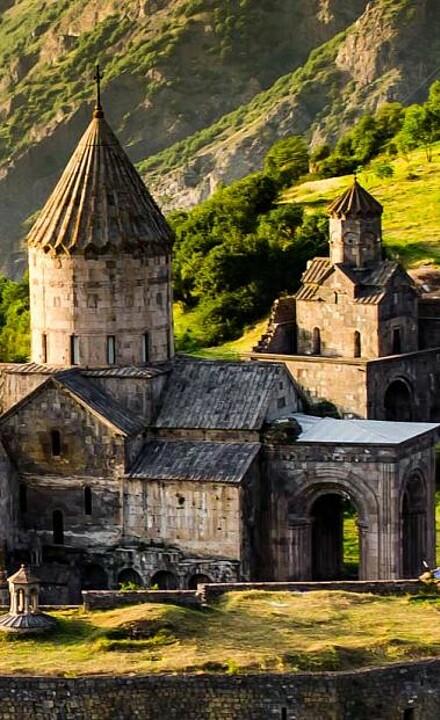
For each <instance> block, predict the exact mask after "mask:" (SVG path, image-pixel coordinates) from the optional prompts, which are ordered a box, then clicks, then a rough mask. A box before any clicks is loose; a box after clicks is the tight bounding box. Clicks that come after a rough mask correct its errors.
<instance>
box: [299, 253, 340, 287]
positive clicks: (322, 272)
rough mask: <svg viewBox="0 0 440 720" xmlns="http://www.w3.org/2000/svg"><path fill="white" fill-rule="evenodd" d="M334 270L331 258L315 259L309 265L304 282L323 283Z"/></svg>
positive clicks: (303, 276) (304, 274)
mask: <svg viewBox="0 0 440 720" xmlns="http://www.w3.org/2000/svg"><path fill="white" fill-rule="evenodd" d="M332 270H333V265H332V261H331V260H330V258H321V257H315V258H313V260H310V261H309V262H308V263H307V267H306V269H305V271H304V273H303V275H302V278H301V280H302V282H303V283H304V284H306V283H318V284H319V283H321V282H322V281H323V280H324V279H325V278H326V277H327V276H328V275H329V274H330V273H331V272H332Z"/></svg>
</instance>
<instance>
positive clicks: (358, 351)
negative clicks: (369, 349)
mask: <svg viewBox="0 0 440 720" xmlns="http://www.w3.org/2000/svg"><path fill="white" fill-rule="evenodd" d="M354 357H362V343H361V334H360V332H359V331H358V330H356V331H355V333H354Z"/></svg>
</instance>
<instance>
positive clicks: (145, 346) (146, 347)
mask: <svg viewBox="0 0 440 720" xmlns="http://www.w3.org/2000/svg"><path fill="white" fill-rule="evenodd" d="M149 360H150V333H147V332H146V333H144V335H143V338H142V362H149Z"/></svg>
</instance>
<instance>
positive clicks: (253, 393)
mask: <svg viewBox="0 0 440 720" xmlns="http://www.w3.org/2000/svg"><path fill="white" fill-rule="evenodd" d="M356 193H357V194H356V197H358V199H359V198H360V199H361V200H362V202H363V201H365V196H364V195H362V193H361V192H360V190H358V189H357V190H356ZM367 201H368V202H367V205H368V204H369V207H370V206H371V204H372V207H373V210H374V211H375V212H376V215H374V214H373V216H372V217H370V216H368V218H366V219H365V218H364V219H362V218H361V219H360V220H359V221H358V220H356V222H353V223H352V222H351V221H350V223H346V222H345V221H341V222H340V221H339V220H338V222H339V225H337V223H336V224H335V227H334V228H333V231H334V233H333V235H332V238H333V240H332V242H333V243H334V248H333V251H334V253H336V254H337V255H338V257H339V255H340V254H341V253H343V255H344V258H348V260H349V261H350V262H351V261H353V263H354V264H355V266H356V267H355V268H354V269H353V268H352V269H351V270H350V271H348V270H347V269H345V270H344V269H343V268H342V266H341V267H339V266H337V267H336V266H335V267H336V269H334V268H333V266H331V265H330V264H329V261H328V260H319V261H317V262H315V264H314V265H313V266H311V267H310V268H309V270H308V271H307V272H308V273H309V275H308V279H307V282H306V286H307V288H306V289H307V292H305V296H304V297H302V298H300V297H297V300H296V305H295V312H296V322H297V324H298V328H299V330H298V332H297V333H296V338H295V343H296V345H298V347H299V348H302V349H303V350H304V352H306V353H307V352H309V351H310V350H311V346H310V342H313V343H316V342H317V341H318V340H319V343H320V350H322V354H321V355H320V357H319V358H317V357H314V356H311V355H303V356H302V357H301V362H302V365H300V364H298V366H297V367H296V368H293V373H292V374H290V373H289V372H288V370H289V369H292V368H291V367H290V366H288V368H286V366H285V365H283V364H282V363H270V362H241V363H240V362H221V361H205V360H203V361H202V360H195V359H193V358H179V357H174V356H173V343H172V324H171V301H172V293H171V278H170V261H171V244H172V235H171V231H170V229H169V227H168V225H167V224H166V222H165V220H164V218H163V216H162V215H161V213H160V210H159V208H158V207H157V206H156V204H155V203H154V200H153V199H152V198H151V196H150V195H149V193H148V191H147V190H146V188H145V187H144V186H143V184H142V182H141V180H140V179H139V177H138V175H137V173H136V171H135V170H134V168H133V167H132V166H131V164H130V163H129V161H128V159H127V157H126V156H125V154H124V153H123V150H122V148H121V147H120V146H119V144H118V142H117V140H116V138H115V137H114V135H113V133H112V131H111V130H110V128H109V127H108V125H107V124H106V123H105V120H104V118H103V113H102V110H100V109H98V111H97V114H95V116H94V118H93V120H92V123H91V125H90V127H89V128H88V130H87V131H86V133H85V134H84V136H83V138H82V140H81V142H80V144H79V146H78V149H77V150H76V151H75V153H74V155H73V157H72V160H71V161H70V163H69V165H68V166H67V168H66V171H65V173H64V174H63V176H62V178H61V180H60V182H59V184H58V185H57V187H56V188H55V190H54V193H53V195H52V196H51V198H49V200H48V202H47V204H46V206H45V207H44V209H43V211H42V213H41V216H40V218H39V219H38V220H37V223H36V225H35V226H34V228H33V229H32V230H31V232H30V235H29V238H28V242H29V248H30V279H31V317H32V321H31V322H32V360H33V362H31V363H25V364H21V365H3V366H2V367H1V368H0V387H1V406H2V414H1V415H0V436H1V447H0V449H1V450H2V453H3V454H2V455H1V457H0V489H1V494H0V520H1V523H0V542H1V543H3V544H6V547H7V558H8V566H9V569H11V570H12V569H15V568H16V565H17V564H18V563H19V562H22V561H26V562H31V563H32V565H34V566H36V568H37V570H36V574H37V575H38V577H40V578H41V580H42V600H43V601H44V602H45V603H57V602H58V603H68V602H75V601H78V600H79V598H80V592H81V590H91V589H94V590H105V589H116V588H117V587H118V586H119V585H121V584H124V583H125V584H128V583H134V584H136V585H139V586H145V587H152V586H153V587H156V586H157V587H159V588H160V589H161V590H172V589H180V590H189V589H194V588H195V587H196V586H197V584H199V583H207V582H217V583H219V582H221V583H233V582H237V581H253V580H271V579H273V580H295V579H296V580H311V579H318V580H322V579H336V578H340V577H341V576H342V575H343V574H344V572H345V571H344V567H343V563H342V546H343V523H344V519H343V507H344V503H347V502H349V501H351V503H352V505H353V507H354V509H355V511H357V513H358V529H359V538H360V567H359V572H358V575H359V576H360V577H361V578H365V579H370V580H374V579H380V578H399V577H400V576H404V577H414V576H416V575H417V574H418V573H419V570H420V564H421V561H422V560H423V559H427V560H428V561H429V562H431V561H433V560H434V513H433V507H434V463H433V445H434V443H435V442H436V439H437V433H438V426H437V425H434V424H424V425H418V424H416V423H408V424H406V425H405V426H404V427H403V426H400V427H399V425H398V423H391V424H387V423H375V422H367V423H363V422H362V421H351V422H350V421H337V420H331V419H328V420H326V421H322V422H324V425H321V424H320V423H321V421H320V418H318V417H312V416H307V415H304V414H303V411H304V407H305V404H304V400H303V394H302V393H301V390H300V386H301V385H303V386H304V385H305V383H304V378H303V373H306V374H307V373H309V377H310V376H311V374H313V373H315V376H316V385H317V388H318V391H317V393H316V394H317V396H318V397H322V398H327V399H332V395H331V389H330V383H329V379H330V378H331V380H332V383H331V385H332V386H333V385H334V386H335V387H337V388H338V392H339V393H340V394H339V395H338V403H339V404H340V405H341V406H342V407H344V408H346V409H347V411H350V407H352V406H354V405H356V403H357V407H358V408H360V411H359V412H358V414H359V415H365V416H367V415H370V413H371V412H373V410H372V409H371V407H370V405H371V401H372V400H371V399H372V398H374V402H375V403H376V405H377V407H375V409H374V412H376V415H377V416H379V417H388V415H389V410H390V409H389V407H387V405H386V397H385V404H384V398H383V396H382V395H381V389H380V382H379V380H380V378H381V377H385V376H386V377H387V378H388V379H389V382H391V383H392V384H393V383H394V384H395V383H396V382H397V383H401V394H402V393H403V395H402V397H403V400H402V397H400V399H399V402H398V403H397V405H396V407H397V410H398V409H399V408H401V406H402V403H403V402H404V400H405V397H406V396H405V392H407V393H409V392H411V391H412V389H413V388H414V390H415V388H416V387H417V392H418V395H417V396H416V395H414V398H415V401H414V408H415V409H414V411H413V418H414V419H416V418H417V419H419V416H418V414H417V411H416V410H417V408H420V411H422V408H423V411H425V409H426V405H427V403H429V402H431V400H430V399H429V392H430V389H432V387H433V383H434V385H435V382H436V381H437V380H436V378H437V376H436V375H435V376H434V375H433V373H435V370H434V369H433V368H434V367H435V363H436V362H437V361H438V357H437V354H436V352H433V353H431V354H430V352H427V353H425V355H423V358H424V359H423V360H420V361H419V360H418V359H417V358H418V355H419V354H418V353H413V354H411V355H408V354H407V355H405V356H394V357H392V358H388V357H381V355H383V353H384V352H385V353H386V352H388V351H389V342H390V340H389V338H390V336H393V333H394V329H395V328H394V326H395V324H396V323H397V324H398V326H399V328H400V332H401V333H402V335H401V339H402V338H403V339H405V342H407V343H413V344H414V349H415V348H416V345H415V339H414V338H415V332H416V330H415V326H414V318H415V316H416V307H417V295H416V293H415V291H414V288H413V285H412V283H411V282H410V281H409V279H408V278H407V276H406V275H405V274H404V273H403V272H402V271H400V270H399V268H398V267H397V266H396V264H395V263H391V264H390V263H388V264H386V265H385V266H384V267H382V266H381V267H380V268H379V270H378V269H377V268H376V266H375V263H376V262H378V257H379V251H380V239H379V230H380V219H378V217H377V204H376V205H374V203H372V201H371V200H368V198H367ZM364 209H365V208H364ZM370 210H371V207H370ZM338 212H340V209H339V210H338ZM336 225H337V227H336ZM336 232H337V233H339V234H338V235H337V237H336V235H335V233H336ZM373 235H374V238H373ZM372 238H373V239H374V242H373V239H372ZM333 251H332V252H333ZM344 253H345V254H344ZM317 278H319V282H317ZM374 283H376V285H377V284H378V283H379V285H380V287H381V288H382V290H381V292H380V293H379V295H380V298H378V293H377V288H376V285H375V284H374ZM336 294H337V295H338V298H337V301H336ZM309 295H310V297H309ZM315 296H316V297H315ZM312 297H315V300H317V299H319V302H317V301H316V302H315V300H313V301H311V300H310V298H312ZM396 298H397V300H396ZM364 300H365V302H364ZM319 308H321V310H322V312H323V313H324V314H323V315H322V318H323V323H324V324H323V327H322V335H321V336H319V337H317V336H316V333H315V332H314V329H315V325H316V323H317V322H318V315H317V313H318V310H319ZM291 309H292V305H291V303H290V302H289V301H286V302H284V301H283V302H281V303H280V304H279V306H278V309H277V314H275V315H274V318H273V325H274V327H275V325H276V322H275V321H276V320H277V319H278V320H280V318H281V317H282V326H283V328H284V330H285V331H286V332H285V333H284V335H283V337H284V338H288V339H289V330H288V326H289V317H290V316H289V312H290V310H291ZM356 313H357V314H356ZM322 318H321V319H322ZM332 318H333V321H332ZM327 325H328V326H329V327H330V326H331V329H332V333H333V334H332V335H330V334H328V335H327V334H326V332H327V330H326V326H327ZM372 325H373V326H374V327H379V328H382V330H383V332H378V333H374V332H373V333H369V328H370V326H372ZM279 327H280V324H279V323H278V329H279ZM355 332H359V333H362V338H363V339H362V338H361V339H359V338H358V341H357V342H358V345H357V349H359V348H360V347H362V348H363V351H362V353H361V357H359V358H351V359H350V360H341V359H340V356H341V354H343V353H344V352H348V348H350V349H352V348H353V333H355ZM390 334H391V335H390ZM278 337H280V335H279V334H278ZM399 337H400V336H399ZM386 338H388V340H387V339H386ZM394 339H395V338H394ZM290 341H292V337H290V340H289V342H290ZM295 343H293V344H295ZM359 343H360V345H359ZM387 343H388V344H387ZM354 354H356V353H354ZM324 355H325V357H324ZM416 356H417V358H416ZM414 358H416V359H414ZM267 359H268V356H267V355H266V356H265V360H267ZM425 360H426V362H425ZM295 361H298V363H299V362H300V361H299V359H298V358H289V362H292V363H295ZM318 361H319V362H318ZM338 362H339V363H340V365H339V366H338V365H337V364H336V363H338ZM378 363H379V365H375V364H378ZM424 363H425V364H424ZM430 363H431V364H430ZM431 365H432V368H431ZM339 367H340V368H343V372H342V371H341V370H340V369H338V368H339ZM376 367H377V368H378V369H377V371H376V370H375V368H376ZM311 368H313V371H311ZM323 368H324V370H323ZM420 368H422V369H423V372H424V373H425V379H424V383H425V385H422V384H420V385H417V383H418V375H417V372H419V370H420ZM332 373H333V375H334V377H331V375H332ZM336 373H339V374H340V378H341V382H339V383H337V382H334V380H335V377H336ZM292 375H293V376H292ZM361 376H362V382H361V381H360V380H359V378H360V377H361ZM342 386H344V391H343V392H342V390H341V388H342ZM399 387H400V386H399ZM402 388H403V389H402ZM335 392H336V390H335ZM416 398H417V399H416ZM399 403H400V404H399ZM379 406H380V408H382V410H381V411H380V412H381V413H382V415H381V414H380V412H379V411H378V410H377V408H378V407H379ZM431 409H432V413H431V415H432V417H434V416H435V415H436V412H437V411H436V407H435V406H434V405H432V404H431ZM351 412H353V410H351Z"/></svg>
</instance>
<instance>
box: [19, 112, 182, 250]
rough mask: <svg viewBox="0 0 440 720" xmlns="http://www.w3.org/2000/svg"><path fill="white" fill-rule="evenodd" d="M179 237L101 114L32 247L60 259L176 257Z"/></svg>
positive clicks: (41, 219) (95, 117)
mask: <svg viewBox="0 0 440 720" xmlns="http://www.w3.org/2000/svg"><path fill="white" fill-rule="evenodd" d="M172 241H173V235H172V232H171V229H170V227H169V225H168V224H167V222H166V220H165V218H164V216H163V215H162V213H161V211H160V209H159V208H158V206H157V205H156V203H155V202H154V200H153V198H152V197H151V195H150V193H149V192H148V190H147V188H146V187H145V185H144V183H143V181H142V179H141V178H140V176H139V175H138V173H137V171H136V170H135V168H134V167H133V165H132V163H131V161H130V160H129V158H128V157H127V155H126V154H125V152H124V150H123V149H122V147H121V145H120V143H119V141H118V140H117V138H116V136H115V135H114V133H113V132H112V130H111V128H110V127H109V125H108V124H107V122H106V121H105V119H104V115H103V113H102V111H101V109H100V108H98V109H97V110H96V109H95V112H94V115H93V119H92V121H91V123H90V125H89V127H88V128H87V130H86V131H85V133H84V135H83V137H82V138H81V140H80V142H79V144H78V147H77V148H76V150H75V152H74V153H73V155H72V157H71V159H70V161H69V163H68V164H67V167H66V169H65V170H64V172H63V174H62V176H61V178H60V180H59V181H58V184H57V185H56V187H55V190H54V191H53V193H52V195H51V196H50V198H49V200H48V201H47V203H46V205H45V206H44V208H43V210H42V211H41V213H40V215H39V217H38V220H37V222H36V223H35V225H34V226H33V228H32V229H31V231H30V233H29V235H28V237H27V242H28V245H29V246H30V247H39V248H42V249H44V250H46V251H49V252H52V253H55V254H84V253H89V252H90V253H91V254H96V253H98V254H104V253H105V254H107V253H127V252H128V253H130V252H136V253H137V252H140V253H142V254H146V255H150V256H154V255H164V254H168V253H169V252H170V249H171V246H172Z"/></svg>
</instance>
